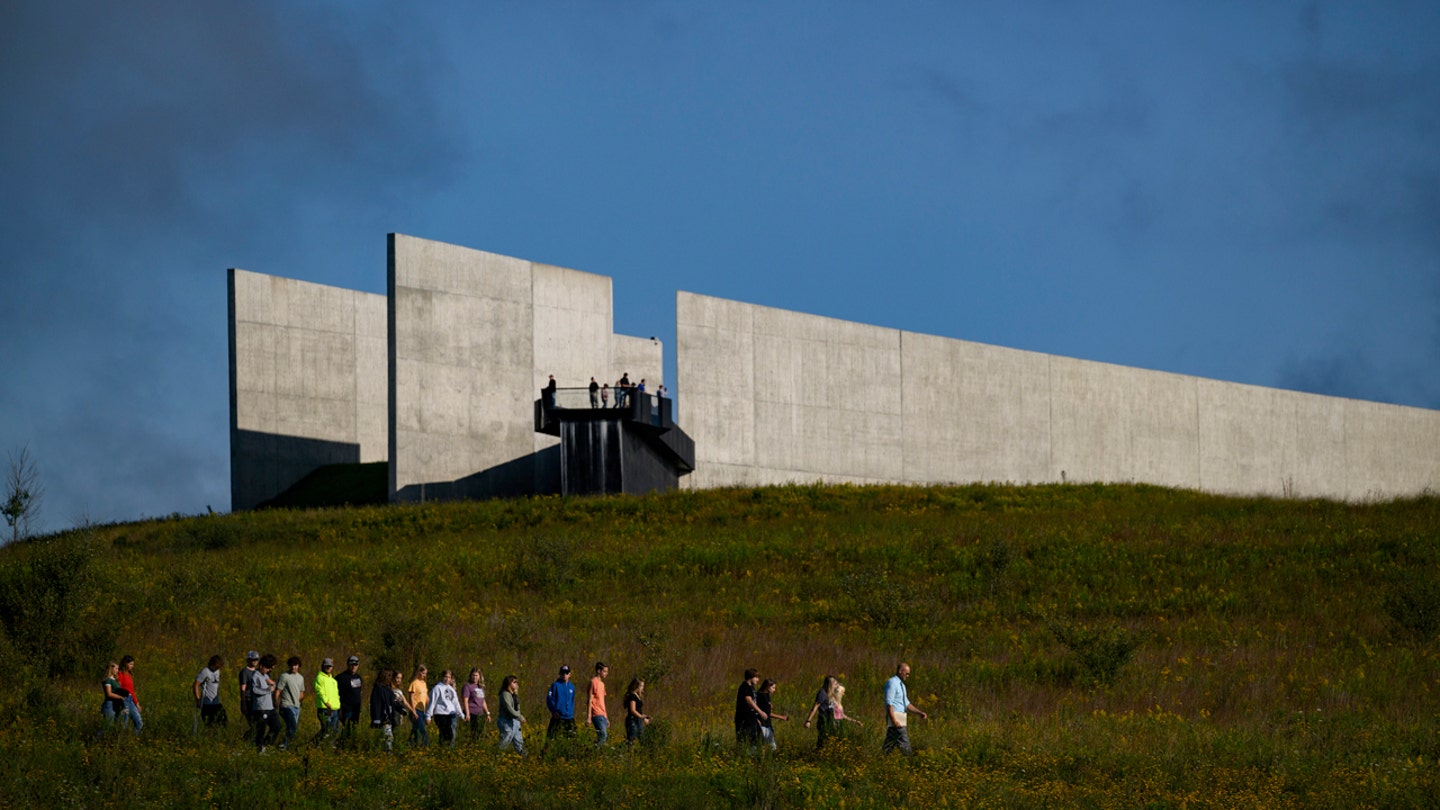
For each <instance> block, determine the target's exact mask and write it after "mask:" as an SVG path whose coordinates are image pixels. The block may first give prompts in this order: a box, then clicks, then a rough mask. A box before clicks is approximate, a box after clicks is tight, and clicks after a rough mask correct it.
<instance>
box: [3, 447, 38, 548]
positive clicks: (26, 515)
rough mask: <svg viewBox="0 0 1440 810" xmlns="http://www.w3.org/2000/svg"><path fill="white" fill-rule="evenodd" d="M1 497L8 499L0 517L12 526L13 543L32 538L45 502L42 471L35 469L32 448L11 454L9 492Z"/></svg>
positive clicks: (8, 471) (4, 492)
mask: <svg viewBox="0 0 1440 810" xmlns="http://www.w3.org/2000/svg"><path fill="white" fill-rule="evenodd" d="M0 495H3V497H4V502H3V503H0V514H3V515H4V516H5V523H6V524H8V525H9V526H10V533H11V534H10V539H11V540H19V539H20V538H21V537H26V536H29V534H30V527H31V526H32V525H33V524H34V522H35V519H36V518H37V517H39V516H40V503H41V501H43V500H44V499H45V487H44V486H42V485H41V483H40V471H39V469H37V468H36V467H35V459H33V458H31V457H30V448H28V447H22V448H20V452H19V453H15V452H13V451H12V452H11V453H10V467H9V468H8V469H7V470H6V471H5V489H4V491H3V492H0Z"/></svg>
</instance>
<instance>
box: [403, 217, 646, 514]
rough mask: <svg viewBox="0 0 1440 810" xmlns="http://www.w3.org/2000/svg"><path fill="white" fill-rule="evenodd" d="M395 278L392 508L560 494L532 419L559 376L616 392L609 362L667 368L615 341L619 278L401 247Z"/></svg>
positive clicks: (554, 467) (552, 462)
mask: <svg viewBox="0 0 1440 810" xmlns="http://www.w3.org/2000/svg"><path fill="white" fill-rule="evenodd" d="M389 264H390V268H389V277H390V282H389V293H390V295H389V304H390V325H391V332H392V334H393V335H394V340H393V342H392V344H391V351H390V363H391V366H390V372H391V373H390V377H391V394H390V413H391V418H392V420H393V425H392V429H391V431H390V441H391V454H390V459H391V464H390V474H391V497H392V499H396V500H422V499H425V500H429V499H434V498H454V497H490V496H495V495H511V494H526V493H532V492H549V491H553V490H555V489H556V488H557V487H558V485H559V453H558V450H557V441H556V439H554V438H552V437H550V436H546V435H543V434H538V433H536V432H535V423H534V415H533V403H534V401H535V399H537V398H538V397H539V394H540V389H541V387H543V386H544V385H545V383H546V381H547V380H548V378H549V375H551V374H554V375H555V379H556V382H557V384H558V385H560V386H561V387H565V388H569V387H583V386H585V385H588V384H589V381H590V377H591V376H595V377H596V378H597V379H598V380H600V381H605V380H606V379H607V378H609V379H611V380H613V379H617V378H618V377H619V372H618V371H617V372H613V376H612V374H611V373H609V372H610V370H612V369H614V368H615V365H616V364H615V360H614V357H613V356H612V353H614V354H618V356H619V357H620V358H621V359H622V360H623V361H626V362H628V361H631V360H634V361H635V365H636V368H635V369H632V375H633V374H634V372H635V371H636V370H641V371H648V370H650V369H651V368H653V369H655V370H656V371H657V372H658V370H659V369H660V368H661V367H662V359H661V355H660V347H659V344H658V343H656V344H653V346H651V341H648V340H645V341H643V345H642V340H641V339H639V338H627V337H624V336H619V335H614V334H613V332H612V329H613V326H612V324H613V317H612V308H611V282H610V279H609V278H608V277H605V276H598V275H594V274H592V273H582V272H579V271H576V270H568V269H565V268H562V267H553V266H550V265H545V264H538V263H533V262H529V261H525V260H523V259H515V258H510V257H508V256H500V255H497V254H494V253H486V252H484V251H480V250H472V249H469V248H463V247H459V246H457V245H449V244H445V243H442V242H432V241H428V240H424V239H417V238H415V237H411V236H404V235H400V234H392V235H391V236H390V262H389ZM617 349H618V352H617ZM657 376H658V374H657Z"/></svg>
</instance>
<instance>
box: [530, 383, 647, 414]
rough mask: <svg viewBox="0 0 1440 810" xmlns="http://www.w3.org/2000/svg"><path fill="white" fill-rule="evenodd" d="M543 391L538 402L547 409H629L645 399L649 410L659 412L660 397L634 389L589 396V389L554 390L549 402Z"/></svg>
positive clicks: (602, 392) (599, 392)
mask: <svg viewBox="0 0 1440 810" xmlns="http://www.w3.org/2000/svg"><path fill="white" fill-rule="evenodd" d="M547 394H548V392H547V391H546V390H545V389H543V388H542V389H540V400H541V401H542V402H544V403H545V406H546V407H549V408H565V409H570V410H581V409H584V408H622V409H623V408H630V407H633V406H634V404H635V403H636V402H638V401H639V400H641V399H642V398H643V399H645V400H646V401H647V402H648V403H649V405H650V408H651V409H652V410H654V411H656V412H658V411H659V410H660V396H659V395H658V394H655V393H654V392H651V391H646V392H643V393H642V392H640V391H637V390H635V389H634V388H610V389H608V390H607V389H601V390H600V391H596V392H595V394H594V395H593V397H592V395H591V393H590V389H589V388H556V389H555V395H554V397H555V398H554V401H550V399H549V397H548V396H547Z"/></svg>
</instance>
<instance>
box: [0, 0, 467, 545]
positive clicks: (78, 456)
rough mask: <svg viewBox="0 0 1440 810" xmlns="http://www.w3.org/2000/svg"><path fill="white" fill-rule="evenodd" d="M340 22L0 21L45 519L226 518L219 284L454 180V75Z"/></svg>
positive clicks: (191, 18)
mask: <svg viewBox="0 0 1440 810" xmlns="http://www.w3.org/2000/svg"><path fill="white" fill-rule="evenodd" d="M332 11H333V13H332V14H330V15H327V14H326V11H325V9H324V7H323V6H316V5H309V4H307V5H304V6H296V5H294V4H287V3H279V2H274V3H271V2H252V3H191V2H183V1H182V0H141V2H133V3H123V4H122V3H107V2H81V3H40V2H20V3H10V4H6V5H5V7H4V11H3V12H0V13H3V15H4V16H3V18H0V110H3V113H0V116H3V117H0V177H4V178H5V194H3V195H0V264H3V266H4V267H5V273H6V295H5V301H4V309H5V311H4V315H5V317H3V318H0V345H3V346H4V347H5V349H4V351H3V352H0V379H3V380H4V385H0V413H3V414H4V419H0V443H5V444H16V445H18V444H26V443H28V444H29V445H30V446H31V447H32V448H34V452H35V453H36V455H37V456H39V457H41V458H42V459H43V461H44V465H45V469H46V470H47V477H48V478H49V479H50V483H51V486H50V493H51V497H50V501H49V503H48V504H47V513H48V514H47V518H46V519H47V523H48V525H51V526H60V525H66V524H67V523H69V522H70V521H72V520H74V519H75V518H76V517H77V516H81V515H83V516H88V517H92V518H97V519H112V518H120V517H131V516H134V515H136V514H140V513H145V514H157V513H168V512H170V511H175V510H180V511H193V510H198V509H201V508H203V507H204V505H206V504H211V505H214V506H215V507H216V508H225V507H226V506H227V504H228V480H227V479H228V464H226V463H225V459H226V457H227V456H228V447H227V441H228V431H227V430H226V419H227V416H226V410H225V408H226V387H227V381H226V367H225V362H226V348H225V286H224V268H225V267H226V266H230V265H235V264H241V262H240V261H238V260H237V259H238V257H242V256H255V255H270V254H272V253H274V252H275V251H276V248H275V247H273V246H274V245H279V244H284V245H286V247H287V249H289V250H291V251H292V255H303V254H304V251H305V247H304V246H305V244H307V242H308V241H310V240H314V239H315V237H313V236H312V235H311V234H310V233H309V232H308V231H307V226H308V224H309V222H311V221H313V220H314V219H316V218H321V219H323V218H324V217H326V216H332V215H333V214H332V212H339V211H344V212H345V215H346V216H347V217H349V218H352V219H353V218H354V217H355V216H356V214H357V213H362V214H363V212H365V211H367V210H368V211H373V212H376V213H377V215H378V212H380V211H383V210H387V207H388V206H394V205H399V204H403V202H404V201H405V200H407V199H408V198H410V197H411V196H412V195H419V194H424V193H427V192H429V191H432V190H435V189H438V188H441V187H443V186H444V185H445V184H446V183H447V182H448V178H449V177H451V176H453V174H454V173H455V171H456V169H457V165H458V163H459V161H460V158H459V156H460V155H461V154H462V148H461V144H460V142H459V139H458V136H457V129H456V128H455V127H453V126H450V125H449V123H448V120H447V118H446V116H445V114H444V112H443V111H442V109H441V108H440V106H439V105H438V103H437V102H436V100H435V98H434V95H433V92H434V88H435V87H438V86H444V84H445V82H444V81H443V78H444V73H445V71H446V70H447V68H446V67H445V65H443V64H440V63H437V62H434V61H431V59H430V57H429V56H428V54H430V53H432V50H431V49H429V48H427V47H425V44H424V43H422V42H418V41H415V39H414V38H413V36H412V35H411V33H410V32H408V31H407V29H406V26H405V24H404V23H403V21H396V20H393V19H390V18H389V17H388V16H384V15H381V14H380V13H379V12H376V11H374V10H371V11H368V12H367V11H366V10H365V9H363V8H358V7H352V6H351V5H350V4H339V5H337V6H336V7H335V8H334V9H332ZM375 231H376V232H377V233H383V226H377V227H375ZM377 242H378V239H377ZM242 266H243V265H242ZM256 269H268V270H272V271H276V272H282V270H281V269H277V268H256ZM290 270H291V271H294V268H290Z"/></svg>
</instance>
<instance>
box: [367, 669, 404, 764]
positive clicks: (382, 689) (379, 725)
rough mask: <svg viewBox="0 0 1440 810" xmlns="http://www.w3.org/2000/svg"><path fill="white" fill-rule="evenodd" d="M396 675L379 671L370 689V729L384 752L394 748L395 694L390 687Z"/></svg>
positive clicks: (385, 670)
mask: <svg viewBox="0 0 1440 810" xmlns="http://www.w3.org/2000/svg"><path fill="white" fill-rule="evenodd" d="M398 674H399V673H396V672H391V671H390V670H388V669H381V670H380V671H379V672H377V673H375V685H374V686H372V687H371V688H370V728H372V729H374V730H375V733H376V734H377V735H378V736H379V737H380V744H381V746H382V747H384V749H385V750H386V751H390V750H392V749H394V747H395V693H394V690H393V689H392V687H393V685H394V683H395V676H396V675H398Z"/></svg>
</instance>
